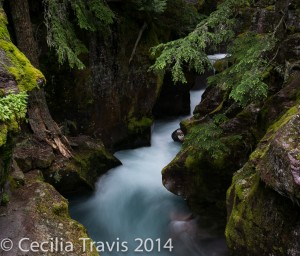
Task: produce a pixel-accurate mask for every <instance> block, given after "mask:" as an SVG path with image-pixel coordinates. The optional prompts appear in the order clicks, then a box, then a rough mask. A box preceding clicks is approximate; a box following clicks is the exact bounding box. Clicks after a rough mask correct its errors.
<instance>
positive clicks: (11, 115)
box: [0, 92, 28, 122]
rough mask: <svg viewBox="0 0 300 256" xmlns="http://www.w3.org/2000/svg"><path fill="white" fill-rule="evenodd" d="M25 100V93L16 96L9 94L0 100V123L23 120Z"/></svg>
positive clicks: (25, 108) (26, 96) (25, 106)
mask: <svg viewBox="0 0 300 256" xmlns="http://www.w3.org/2000/svg"><path fill="white" fill-rule="evenodd" d="M27 98H28V95H27V94H26V92H20V93H18V94H13V93H11V94H9V95H7V96H6V97H3V98H1V99H0V121H2V122H8V121H10V120H16V121H17V122H20V120H22V119H24V118H25V116H26V111H27Z"/></svg>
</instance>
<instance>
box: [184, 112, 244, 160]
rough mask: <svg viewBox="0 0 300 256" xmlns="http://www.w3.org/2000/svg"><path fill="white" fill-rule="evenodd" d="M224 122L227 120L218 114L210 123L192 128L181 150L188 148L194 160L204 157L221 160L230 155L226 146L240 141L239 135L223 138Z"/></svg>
mask: <svg viewBox="0 0 300 256" xmlns="http://www.w3.org/2000/svg"><path fill="white" fill-rule="evenodd" d="M226 121H228V118H227V117H226V116H225V115H223V114H219V115H216V116H215V117H214V118H213V119H212V120H211V121H210V122H206V123H202V124H200V125H196V126H193V127H192V128H191V129H190V130H189V132H188V134H187V135H186V136H185V139H184V142H183V148H190V152H191V154H192V155H194V156H196V158H201V157H202V156H205V155H206V156H209V157H212V158H213V159H215V160H218V159H223V158H224V156H226V155H228V154H229V153H230V149H229V146H228V145H230V144H232V143H234V142H236V141H238V140H241V139H242V137H241V136H240V135H229V136H224V132H223V129H222V127H221V124H222V123H224V122H226Z"/></svg>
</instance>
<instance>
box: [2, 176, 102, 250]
mask: <svg viewBox="0 0 300 256" xmlns="http://www.w3.org/2000/svg"><path fill="white" fill-rule="evenodd" d="M0 229H1V234H0V240H2V239H5V238H10V239H12V242H13V244H14V247H13V248H12V250H10V251H9V252H5V255H7V256H15V255H28V252H22V251H20V250H19V248H18V243H19V241H20V240H21V239H22V238H28V240H27V241H25V242H23V243H22V247H23V248H25V249H27V248H28V246H29V242H34V241H36V242H38V243H42V242H46V243H47V244H46V245H45V247H46V249H48V250H49V251H48V252H43V254H41V250H39V253H38V255H74V256H75V255H85V256H88V255H95V256H96V255H98V253H96V252H95V251H96V250H95V248H93V249H94V252H90V250H87V251H86V252H83V244H82V242H81V241H80V238H88V236H87V233H86V230H85V229H84V227H83V226H82V225H81V224H79V223H78V222H76V221H75V220H72V219H71V218H70V216H69V213H68V202H67V200H66V199H65V198H63V197H62V196H61V195H60V194H59V193H58V192H57V191H56V190H55V189H54V188H53V187H52V186H51V185H49V184H47V183H45V182H43V179H42V176H41V172H40V171H38V170H35V171H31V172H29V173H27V174H25V185H24V186H22V187H20V188H18V189H15V190H13V191H12V193H11V196H10V201H9V204H8V205H7V206H5V207H4V206H0ZM56 238H58V241H59V244H60V242H63V248H65V246H66V245H67V244H68V243H72V245H73V251H71V252H66V251H65V250H64V249H63V250H62V251H61V250H60V249H58V250H55V249H54V250H53V251H50V249H51V247H50V246H51V242H52V243H54V244H55V239H56ZM90 242H91V240H88V242H87V243H88V245H90ZM54 248H55V247H54ZM58 248H60V246H59V247H58ZM2 253H3V252H2ZM32 253H33V252H30V254H32ZM3 255H4V254H3Z"/></svg>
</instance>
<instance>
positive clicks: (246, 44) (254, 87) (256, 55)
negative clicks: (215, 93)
mask: <svg viewBox="0 0 300 256" xmlns="http://www.w3.org/2000/svg"><path fill="white" fill-rule="evenodd" d="M275 43H276V41H275V39H274V38H273V36H272V35H270V34H266V35H257V34H254V33H247V34H242V35H240V36H238V37H237V38H236V39H235V40H234V43H233V45H232V46H231V47H230V48H229V52H230V53H231V56H232V57H231V58H232V61H233V63H234V64H233V65H232V66H231V67H229V68H227V69H226V70H225V71H223V72H222V73H220V74H218V75H216V76H212V77H210V78H209V83H210V84H217V85H219V86H222V87H223V88H224V89H226V90H229V91H231V92H230V95H229V97H231V98H232V99H234V100H235V101H236V102H238V103H240V105H242V106H246V105H248V104H249V103H251V102H253V101H259V100H262V99H264V98H266V97H267V94H268V85H267V84H266V83H264V81H263V80H264V78H265V75H266V74H267V73H268V71H269V69H270V68H272V66H271V64H272V60H270V59H269V57H268V53H269V52H270V51H271V50H272V49H273V48H274V47H275Z"/></svg>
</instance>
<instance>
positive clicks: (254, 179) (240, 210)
mask: <svg viewBox="0 0 300 256" xmlns="http://www.w3.org/2000/svg"><path fill="white" fill-rule="evenodd" d="M255 168H256V165H255V163H253V162H249V163H247V164H246V165H245V166H244V167H243V169H241V170H240V171H238V172H237V173H236V174H235V176H234V177H233V183H232V186H231V187H230V188H229V190H228V192H227V209H228V222H227V226H226V232H225V233H226V238H227V244H228V246H229V249H230V252H231V254H232V255H249V256H251V255H283V256H284V255H289V256H296V255H298V254H299V251H300V246H299V243H298V241H299V239H300V214H299V213H300V211H299V210H300V209H299V206H298V205H297V204H294V203H293V202H292V201H291V200H287V199H286V197H283V196H281V195H280V194H278V193H277V192H275V191H274V190H273V189H271V188H269V187H268V186H266V185H265V183H263V182H261V181H260V178H259V176H258V175H257V172H256V170H255Z"/></svg>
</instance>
